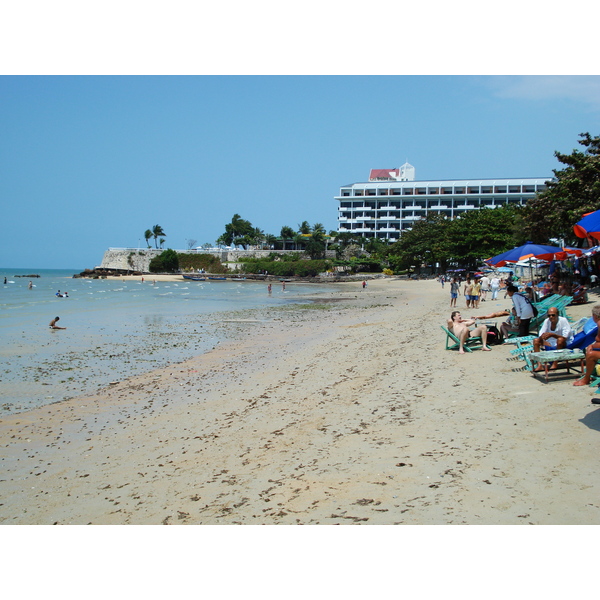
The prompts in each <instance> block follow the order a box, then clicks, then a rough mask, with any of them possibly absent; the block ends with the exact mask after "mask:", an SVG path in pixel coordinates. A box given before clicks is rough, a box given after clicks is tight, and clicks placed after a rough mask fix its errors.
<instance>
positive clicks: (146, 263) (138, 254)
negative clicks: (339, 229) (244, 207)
mask: <svg viewBox="0 0 600 600" xmlns="http://www.w3.org/2000/svg"><path fill="white" fill-rule="evenodd" d="M162 251H163V250H156V249H154V248H109V249H108V250H107V251H106V252H105V253H104V256H103V257H102V263H101V264H100V265H99V266H98V267H97V268H99V269H124V270H129V269H130V270H132V271H141V272H143V273H148V272H149V270H150V261H151V260H152V259H153V258H154V257H155V256H158V255H159V254H160V253H161V252H162ZM175 252H177V253H179V254H211V255H212V256H216V257H217V258H218V259H219V260H220V261H221V262H222V263H235V262H237V261H238V260H239V259H240V258H241V257H243V256H252V257H256V258H266V257H267V256H269V255H270V254H298V253H299V251H297V250H199V251H196V250H175ZM326 255H327V258H335V252H334V251H332V250H328V251H327V253H326ZM229 267H230V268H232V269H235V267H234V265H229Z"/></svg>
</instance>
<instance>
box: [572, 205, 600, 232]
mask: <svg viewBox="0 0 600 600" xmlns="http://www.w3.org/2000/svg"><path fill="white" fill-rule="evenodd" d="M573 231H574V232H575V235H576V236H577V237H580V238H585V237H588V236H592V237H594V238H596V239H600V210H596V211H594V212H591V213H587V214H586V215H584V216H583V219H581V220H580V221H578V222H577V223H575V225H574V226H573Z"/></svg>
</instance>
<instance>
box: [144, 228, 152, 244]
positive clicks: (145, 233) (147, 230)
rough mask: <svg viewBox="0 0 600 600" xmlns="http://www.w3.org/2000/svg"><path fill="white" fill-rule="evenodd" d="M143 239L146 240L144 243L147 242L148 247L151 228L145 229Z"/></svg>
mask: <svg viewBox="0 0 600 600" xmlns="http://www.w3.org/2000/svg"><path fill="white" fill-rule="evenodd" d="M144 239H145V240H146V244H147V246H148V248H150V240H151V239H152V230H151V229H146V231H145V232H144Z"/></svg>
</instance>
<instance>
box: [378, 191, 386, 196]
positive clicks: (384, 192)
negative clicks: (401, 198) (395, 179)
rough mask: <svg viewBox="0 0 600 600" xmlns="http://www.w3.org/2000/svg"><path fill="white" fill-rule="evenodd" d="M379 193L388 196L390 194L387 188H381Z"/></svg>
mask: <svg viewBox="0 0 600 600" xmlns="http://www.w3.org/2000/svg"><path fill="white" fill-rule="evenodd" d="M379 195H380V196H387V195H388V191H387V190H379Z"/></svg>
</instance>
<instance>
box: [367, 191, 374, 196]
mask: <svg viewBox="0 0 600 600" xmlns="http://www.w3.org/2000/svg"><path fill="white" fill-rule="evenodd" d="M366 195H367V196H375V195H376V194H375V190H367V193H366Z"/></svg>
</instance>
